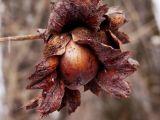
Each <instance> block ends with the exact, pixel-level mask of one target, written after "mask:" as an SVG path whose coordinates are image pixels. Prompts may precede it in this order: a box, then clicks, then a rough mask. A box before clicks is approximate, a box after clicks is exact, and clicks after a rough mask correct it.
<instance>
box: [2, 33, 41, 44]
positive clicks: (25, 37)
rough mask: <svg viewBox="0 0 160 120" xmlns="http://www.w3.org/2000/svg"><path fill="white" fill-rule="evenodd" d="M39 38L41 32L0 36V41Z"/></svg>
mask: <svg viewBox="0 0 160 120" xmlns="http://www.w3.org/2000/svg"><path fill="white" fill-rule="evenodd" d="M41 38H42V34H35V35H22V36H12V37H2V38H0V42H8V41H25V40H39V39H41Z"/></svg>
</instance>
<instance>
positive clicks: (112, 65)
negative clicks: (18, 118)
mask: <svg viewBox="0 0 160 120" xmlns="http://www.w3.org/2000/svg"><path fill="white" fill-rule="evenodd" d="M126 21H127V20H126V18H125V15H124V13H123V11H121V10H118V9H116V8H108V7H107V5H105V4H103V2H102V0H59V1H57V2H52V3H51V13H50V17H49V21H48V27H47V30H46V31H45V32H44V36H43V38H44V41H45V48H44V58H43V60H42V62H40V64H38V65H37V66H36V70H35V72H34V73H33V74H32V75H31V76H30V77H29V80H30V84H29V85H28V86H27V88H28V89H42V93H41V95H39V96H38V97H36V98H35V99H33V100H32V101H31V102H29V103H28V104H27V106H26V108H27V109H34V108H35V109H36V110H37V111H38V112H40V113H41V115H42V116H46V115H48V114H49V113H52V112H54V111H56V110H58V111H59V110H61V109H62V108H63V107H65V106H66V108H67V110H68V113H69V114H70V113H72V112H74V111H75V110H76V109H77V107H78V106H80V92H79V90H78V87H80V86H84V90H85V91H87V90H90V91H91V92H93V93H94V94H95V95H97V96H98V95H99V94H100V93H101V91H105V92H107V93H108V94H109V95H111V96H114V97H117V98H127V97H128V96H129V95H130V93H131V89H130V85H129V83H128V82H127V81H125V80H124V79H125V78H126V77H128V76H129V75H131V74H132V73H133V72H134V71H136V67H137V66H138V63H137V62H136V61H134V60H132V59H131V58H130V56H131V53H130V52H129V51H122V50H121V46H122V45H123V44H125V43H128V42H129V37H128V36H127V35H126V34H125V33H123V32H121V31H119V28H120V27H121V26H122V25H124V24H125V23H126Z"/></svg>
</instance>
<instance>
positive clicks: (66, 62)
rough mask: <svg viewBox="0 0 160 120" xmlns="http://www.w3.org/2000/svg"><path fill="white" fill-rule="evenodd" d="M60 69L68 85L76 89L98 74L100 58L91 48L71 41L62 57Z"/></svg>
mask: <svg viewBox="0 0 160 120" xmlns="http://www.w3.org/2000/svg"><path fill="white" fill-rule="evenodd" d="M60 71H61V74H62V76H63V78H64V82H65V84H66V86H67V87H68V88H70V89H76V88H77V86H78V87H79V86H81V85H85V84H87V83H88V82H89V81H91V80H92V79H93V78H94V77H95V76H96V74H97V71H98V60H97V58H96V56H95V55H94V54H93V53H92V51H91V50H90V49H88V48H87V47H84V46H81V45H78V44H76V43H74V42H73V41H70V42H69V44H68V45H67V48H66V52H65V54H64V55H63V56H62V58H61V61H60Z"/></svg>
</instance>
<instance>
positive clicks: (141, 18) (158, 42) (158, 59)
mask: <svg viewBox="0 0 160 120" xmlns="http://www.w3.org/2000/svg"><path fill="white" fill-rule="evenodd" d="M49 2H50V0H0V36H14V35H24V34H31V33H36V30H37V28H46V25H47V20H48V15H49ZM105 2H106V3H107V4H108V5H109V6H119V7H120V8H121V9H123V10H124V11H125V13H126V16H127V18H128V20H129V22H128V23H127V24H126V25H125V26H124V27H122V28H121V29H122V30H123V31H125V32H126V33H127V34H129V36H130V40H131V43H130V44H127V45H125V49H126V50H127V49H129V50H131V51H132V52H133V58H134V59H137V60H138V61H139V62H140V65H141V66H140V68H139V69H138V71H137V72H136V73H134V74H133V75H132V76H131V77H129V78H128V80H129V81H130V82H131V85H132V94H131V97H130V98H129V99H126V100H117V99H115V98H111V97H108V96H107V95H106V94H102V95H101V96H100V97H96V96H95V95H93V94H91V93H90V92H89V91H88V92H85V93H83V94H82V103H81V106H80V107H79V108H78V109H77V110H76V112H75V113H73V114H72V115H71V116H67V115H66V114H65V112H64V111H61V112H60V113H58V112H55V113H53V114H51V115H50V116H48V117H46V118H45V119H46V120H160V36H159V31H160V0H105ZM42 50H43V41H23V42H8V43H1V44H0V120H39V119H40V117H39V114H37V113H36V112H35V111H34V110H33V111H26V110H25V109H24V105H25V104H26V103H27V102H28V100H30V99H31V98H33V97H34V96H35V95H36V94H37V93H36V92H35V93H33V91H29V90H26V89H25V87H26V84H27V78H28V76H29V74H30V73H31V72H32V71H33V69H34V65H35V64H36V63H38V61H40V59H41V57H42Z"/></svg>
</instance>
